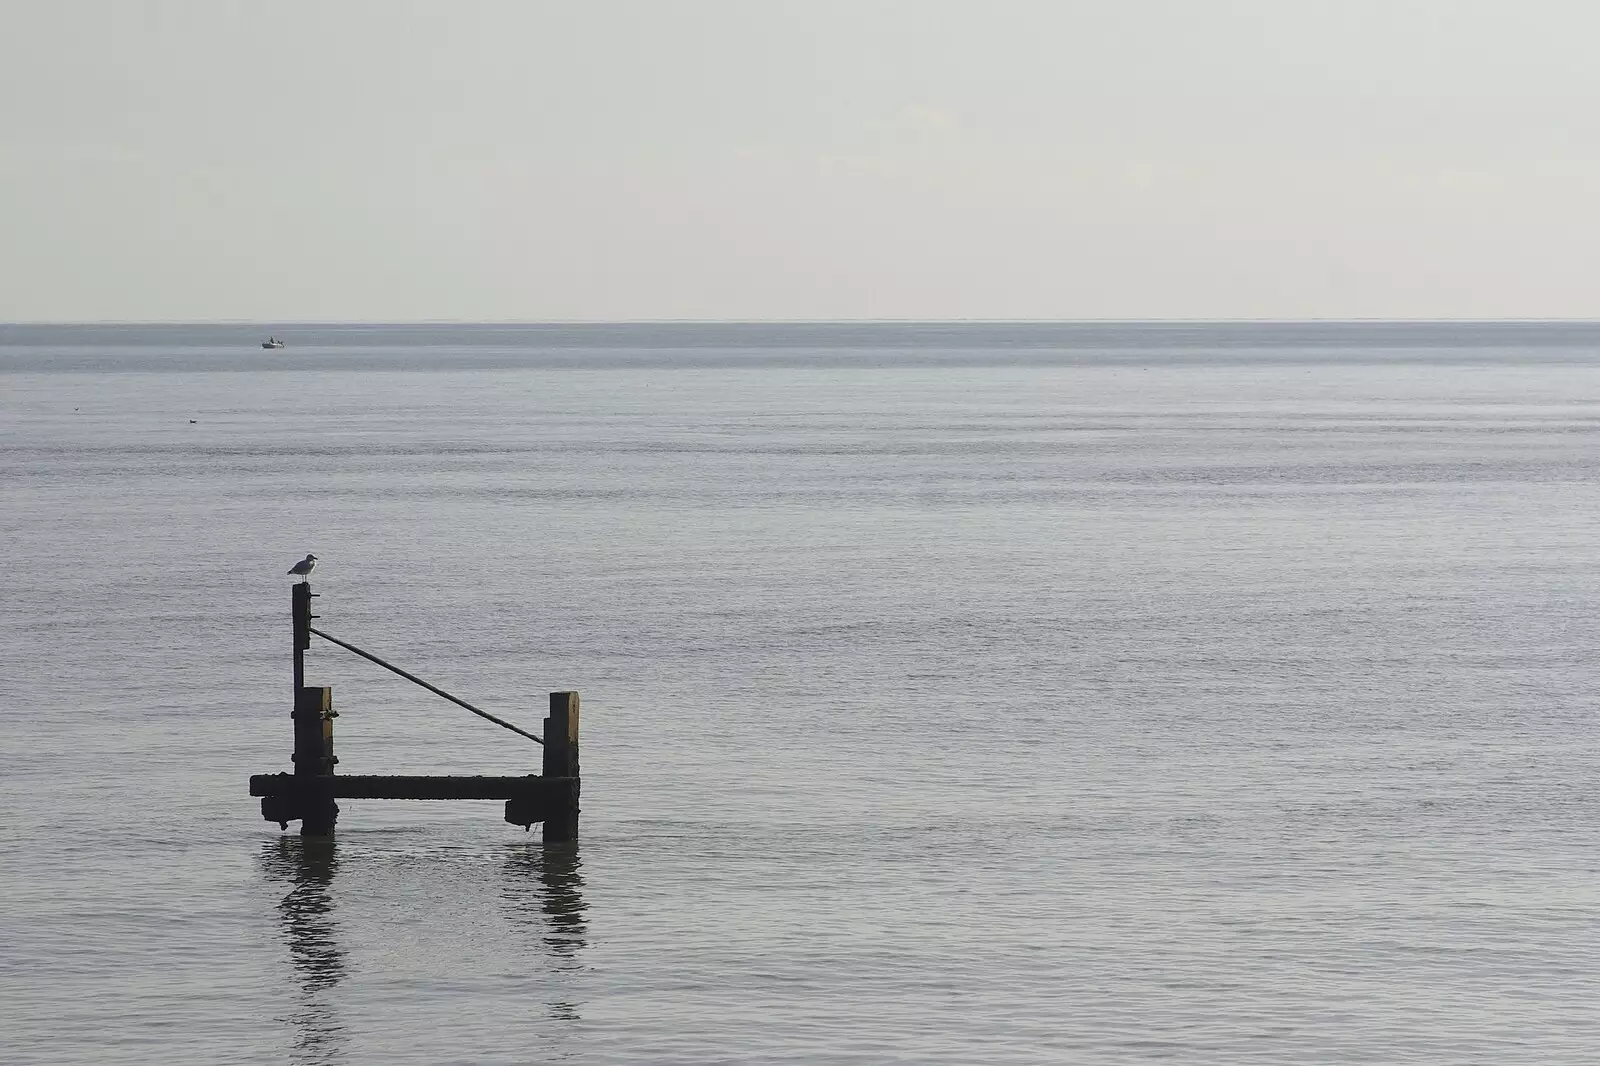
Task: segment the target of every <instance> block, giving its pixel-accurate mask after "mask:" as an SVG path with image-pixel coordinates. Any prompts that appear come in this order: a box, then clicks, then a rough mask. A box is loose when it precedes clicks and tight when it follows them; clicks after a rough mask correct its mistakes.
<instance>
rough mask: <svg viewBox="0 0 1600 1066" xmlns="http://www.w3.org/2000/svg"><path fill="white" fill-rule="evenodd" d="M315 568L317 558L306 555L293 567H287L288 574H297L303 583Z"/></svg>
mask: <svg viewBox="0 0 1600 1066" xmlns="http://www.w3.org/2000/svg"><path fill="white" fill-rule="evenodd" d="M316 568H317V557H316V556H315V555H307V556H306V557H305V558H304V559H301V560H300V561H299V562H298V563H295V564H294V565H293V566H291V567H289V573H291V574H298V575H299V577H300V580H301V581H304V580H305V579H306V578H308V577H310V576H311V571H313V570H315V569H316Z"/></svg>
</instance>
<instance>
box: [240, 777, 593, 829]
mask: <svg viewBox="0 0 1600 1066" xmlns="http://www.w3.org/2000/svg"><path fill="white" fill-rule="evenodd" d="M312 784H314V783H313V782H308V781H306V779H305V778H303V777H298V776H296V775H294V774H252V775H251V777H250V795H252V796H295V795H299V794H300V793H301V792H302V791H303V790H304V789H306V788H308V787H311V785H312ZM573 784H574V781H573V779H572V778H567V777H540V776H539V775H537V774H527V775H524V776H522V777H482V776H462V777H430V776H415V775H405V774H335V775H333V786H332V787H333V795H334V798H335V799H392V800H521V799H528V800H536V801H539V802H545V801H549V800H557V801H564V800H565V798H566V797H567V795H568V794H569V793H570V792H571V790H572V786H573ZM535 820H536V821H538V820H540V819H535Z"/></svg>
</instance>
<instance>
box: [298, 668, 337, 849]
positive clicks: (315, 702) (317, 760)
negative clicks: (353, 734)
mask: <svg viewBox="0 0 1600 1066" xmlns="http://www.w3.org/2000/svg"><path fill="white" fill-rule="evenodd" d="M337 717H338V712H336V711H335V710H334V709H333V689H331V688H324V687H316V686H313V687H310V688H307V687H304V686H302V687H301V688H299V689H297V690H296V691H295V699H294V776H295V777H296V778H298V779H299V782H298V783H300V784H301V786H302V787H301V788H300V789H298V790H297V791H298V798H299V810H298V812H297V814H298V817H299V818H300V835H301V836H306V837H325V836H332V835H333V824H334V822H336V821H337V820H338V818H339V805H338V804H337V803H335V802H334V801H333V766H334V764H335V763H337V762H338V761H339V760H338V759H337V758H336V757H335V756H334V754H333V720H334V719H335V718H337Z"/></svg>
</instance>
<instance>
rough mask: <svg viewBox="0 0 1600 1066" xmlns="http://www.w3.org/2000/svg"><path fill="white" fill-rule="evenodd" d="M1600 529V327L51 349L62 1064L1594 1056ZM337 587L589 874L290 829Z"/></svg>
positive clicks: (469, 753)
mask: <svg viewBox="0 0 1600 1066" xmlns="http://www.w3.org/2000/svg"><path fill="white" fill-rule="evenodd" d="M269 334H275V335H276V336H278V337H279V338H282V339H283V340H284V341H285V342H286V347H284V348H283V349H281V350H272V351H268V350H264V349H262V348H261V346H260V342H261V341H262V340H264V339H266V337H267V336H268V335H269ZM1597 521H1600V324H1592V323H1581V322H1560V323H1528V322H1500V323H1423V322H1417V323H1384V322H1378V323H1172V322H1167V323H1078V324H1050V323H957V324H952V323H833V324H829V323H811V324H696V323H668V324H648V323H630V324H616V325H603V324H595V325H495V324H484V325H455V324H444V325H316V324H309V325H295V324H292V323H290V324H285V323H271V324H260V325H255V324H227V325H89V326H72V325H59V326H56V325H38V326H36V325H7V326H0V546H3V552H4V562H5V571H4V577H3V593H0V697H3V699H0V706H3V709H4V714H3V716H0V752H3V761H0V1060H3V1061H5V1062H14V1063H27V1064H78V1063H109V1064H117V1063H164V1064H174V1066H187V1064H213V1063H239V1064H258V1063H259V1064H276V1063H296V1064H308V1066H309V1064H319V1066H320V1064H327V1066H333V1064H345V1063H350V1064H356V1063H401V1064H413V1063H415V1064H434V1063H575V1064H609V1063H683V1064H689V1063H693V1064H709V1063H730V1064H732V1063H819V1064H826V1063H951V1064H954V1063H962V1064H967V1063H1086V1064H1100V1063H1105V1064H1132V1063H1168V1062H1170V1063H1195V1064H1217V1066H1239V1064H1251V1063H1262V1064H1282V1063H1396V1064H1398V1063H1492V1064H1501V1066H1503V1064H1540V1066H1561V1064H1579V1063H1582V1064H1591V1063H1594V1062H1596V1061H1597V1060H1600V1008H1597V1006H1596V1004H1597V1003H1600V784H1597V779H1600V724H1597V721H1596V710H1597V695H1600V650H1597V649H1600V538H1597V533H1600V526H1597ZM308 552H309V553H315V554H316V556H317V560H318V565H317V568H316V571H315V573H314V574H313V575H312V577H311V584H312V587H313V589H314V590H315V592H316V594H317V599H316V600H315V601H314V603H315V605H316V606H315V609H316V613H317V615H318V621H317V622H316V623H315V624H316V625H317V626H318V628H320V629H323V630H324V631H326V632H327V633H329V634H330V635H333V636H336V637H338V638H340V639H341V640H344V641H346V642H349V643H353V644H355V645H357V646H359V647H362V648H364V649H366V650H368V651H370V652H372V653H374V654H376V655H378V656H380V657H382V658H384V659H386V660H388V661H390V662H393V663H395V664H396V665H399V666H401V667H403V668H404V669H406V670H408V671H410V672H412V673H414V674H416V675H417V676H419V677H421V678H423V679H425V680H427V681H429V682H430V683H432V684H434V685H436V686H439V687H441V688H443V689H445V690H447V691H449V692H451V693H454V694H456V695H457V696H459V697H461V698H463V699H465V700H467V701H469V702H471V703H473V704H474V705H475V706H477V707H479V708H481V709H483V710H485V711H488V712H490V713H493V714H495V715H497V716H500V717H503V718H505V719H506V720H508V721H510V722H512V723H514V724H517V725H519V726H520V727H522V728H525V729H528V730H529V731H532V732H538V730H539V728H540V724H539V723H540V721H541V719H542V718H543V716H544V714H545V712H546V708H547V706H548V693H550V692H553V691H566V690H575V691H578V692H579V693H580V694H581V701H582V704H581V706H582V717H581V726H582V732H581V749H580V750H581V759H582V771H583V792H582V816H581V836H580V840H579V842H578V843H577V844H576V845H562V844H554V843H552V844H549V845H546V844H545V843H544V841H543V839H542V837H541V834H540V830H539V828H538V827H535V828H534V830H533V831H532V832H525V831H524V830H523V829H522V828H520V827H517V826H513V825H509V824H507V823H506V822H505V821H504V820H503V818H502V809H501V806H502V805H501V804H498V803H493V802H431V803H427V802H389V801H376V800H344V801H342V802H341V808H342V809H341V813H340V815H339V823H338V831H337V835H336V838H335V840H334V841H333V843H332V844H331V845H329V844H326V843H320V844H319V843H316V842H312V841H302V840H301V838H300V837H299V836H298V835H297V826H296V825H294V824H291V825H290V826H289V829H288V831H287V832H284V831H282V830H280V827H279V826H278V824H277V823H272V822H267V821H264V820H263V818H262V816H261V812H260V807H259V801H258V800H256V799H252V798H251V797H250V796H249V795H248V789H247V780H248V778H249V776H250V775H251V774H258V773H276V772H281V771H287V770H289V769H290V768H291V763H290V759H289V756H290V752H291V747H292V724H291V721H290V718H289V713H290V711H291V709H292V700H291V697H292V692H291V685H292V675H291V651H292V647H291V645H292V636H291V627H290V614H289V606H290V589H289V586H290V584H291V583H292V582H293V581H294V578H292V577H290V576H289V575H288V574H287V573H286V571H287V569H288V567H289V566H290V565H292V564H293V563H294V562H296V561H297V560H299V559H301V558H302V557H303V556H305V555H306V554H307V553H308ZM306 673H307V679H308V682H309V683H311V684H317V685H328V686H331V687H332V689H333V703H334V707H335V709H336V710H337V711H338V713H339V717H338V719H337V720H336V723H335V744H336V750H337V753H338V755H339V758H340V763H339V771H340V772H341V773H359V774H383V773H395V774H473V773H477V774H526V773H536V772H538V771H539V768H540V751H539V748H538V747H537V746H536V745H535V744H533V743H531V742H530V741H528V740H527V739H525V738H523V737H521V736H518V735H517V734H515V733H512V732H508V731H505V730H502V729H500V728H497V727H496V726H495V725H493V724H492V723H489V722H487V721H484V720H482V719H479V718H476V717H473V716H472V715H470V714H468V713H467V712H465V711H464V710H462V709H461V708H460V707H457V706H455V705H453V704H451V703H448V702H446V701H444V700H441V699H439V698H437V697H435V696H434V695H432V694H430V693H429V692H427V691H425V690H423V689H421V688H418V687H416V686H414V685H412V684H410V683H409V682H407V681H405V680H403V679H401V678H399V677H396V676H394V675H392V674H390V673H388V672H386V671H384V670H382V669H380V668H379V667H377V666H376V665H374V664H372V663H370V662H368V661H366V660H364V659H361V658H358V657H357V656H354V655H352V654H350V653H349V652H347V651H345V650H343V649H341V648H339V647H337V646H334V645H332V644H329V643H326V642H323V641H321V640H320V639H318V640H317V641H316V643H315V644H314V645H313V647H312V649H311V651H310V652H308V653H307V665H306Z"/></svg>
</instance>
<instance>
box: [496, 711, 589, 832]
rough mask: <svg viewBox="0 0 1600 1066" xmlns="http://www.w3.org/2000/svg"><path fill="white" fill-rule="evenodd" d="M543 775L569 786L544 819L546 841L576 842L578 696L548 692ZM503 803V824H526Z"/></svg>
mask: <svg viewBox="0 0 1600 1066" xmlns="http://www.w3.org/2000/svg"><path fill="white" fill-rule="evenodd" d="M544 776H545V777H547V778H554V779H563V778H565V779H568V780H570V781H571V782H572V787H571V790H570V792H569V793H568V795H567V797H566V798H565V799H564V800H562V801H557V802H553V804H552V806H551V807H550V809H549V810H548V811H547V812H546V814H545V818H544V839H545V840H546V842H552V841H566V840H577V839H578V794H579V792H580V784H579V771H578V694H577V693H576V692H552V693H550V717H548V718H546V719H545V720H544ZM512 806H513V805H512V804H511V803H507V804H506V821H508V822H511V823H512V824H514V825H526V824H528V823H527V822H525V821H523V820H522V817H521V816H522V814H523V813H524V812H522V811H520V810H519V811H514V810H513V809H512Z"/></svg>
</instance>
